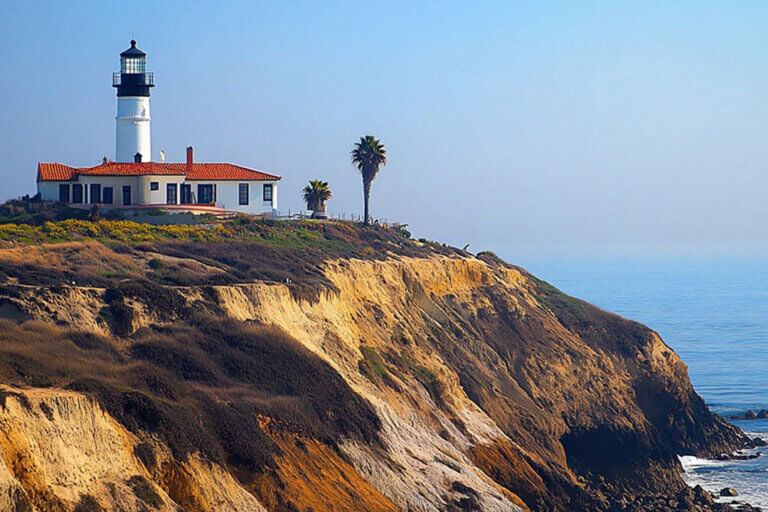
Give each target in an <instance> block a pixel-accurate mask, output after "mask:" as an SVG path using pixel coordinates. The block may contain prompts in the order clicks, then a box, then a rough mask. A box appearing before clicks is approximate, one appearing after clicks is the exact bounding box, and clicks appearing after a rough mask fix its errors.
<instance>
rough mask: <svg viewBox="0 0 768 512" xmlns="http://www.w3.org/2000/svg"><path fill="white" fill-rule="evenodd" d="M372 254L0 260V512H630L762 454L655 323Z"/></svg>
mask: <svg viewBox="0 0 768 512" xmlns="http://www.w3.org/2000/svg"><path fill="white" fill-rule="evenodd" d="M366 243H370V244H371V246H372V247H376V251H377V256H376V257H370V258H365V257H362V258H361V257H330V256H329V257H323V258H316V257H315V256H311V255H307V254H302V253H300V252H297V251H294V250H291V249H288V248H286V249H275V248H266V247H263V246H261V245H259V244H250V243H245V242H209V243H198V244H195V243H170V242H163V243H155V244H144V245H142V246H139V247H135V246H127V245H122V244H117V245H112V246H107V245H103V244H101V243H98V242H94V241H91V242H75V243H66V244H51V245H34V246H33V245H24V246H22V247H18V246H17V247H10V248H5V249H0V269H2V272H3V276H2V278H3V281H4V283H3V284H2V286H0V316H2V317H3V318H2V319H0V379H1V381H0V382H1V383H2V384H3V385H4V388H3V391H2V393H0V396H2V397H3V399H4V405H3V407H2V409H0V450H1V452H0V455H2V458H3V461H4V463H5V464H4V465H0V504H2V505H3V509H9V510H14V508H12V507H16V509H17V510H40V511H42V510H66V511H69V510H73V509H76V507H81V508H80V509H79V510H89V509H88V508H84V507H87V506H91V507H101V508H102V509H104V510H145V509H149V510H152V509H157V510H181V509H183V510H185V511H188V512H189V511H197V510H199V511H204V510H205V511H208V510H211V511H212V510H217V511H219V510H280V511H282V510H286V511H293V510H302V511H304V510H313V511H315V512H319V511H321V510H337V511H338V510H350V511H352V510H414V511H416V510H419V511H421V510H424V511H432V510H487V511H495V510H498V511H502V510H510V511H512V510H534V511H578V510H598V511H599V510H606V511H607V510H632V508H631V507H632V506H633V502H637V497H638V496H640V495H643V494H654V495H658V494H667V495H670V496H671V495H674V494H676V493H678V492H679V491H680V490H681V489H682V488H683V483H682V481H681V479H680V478H679V475H678V473H679V467H678V463H677V459H676V455H677V454H687V453H690V454H698V455H714V454H719V453H723V452H730V451H732V450H734V449H736V448H739V447H741V446H744V445H745V444H747V443H748V442H749V440H748V439H747V438H746V437H745V436H744V435H743V434H742V433H741V432H740V431H738V430H737V429H735V428H734V427H732V426H730V425H729V424H727V423H725V422H724V421H722V420H721V419H720V418H718V417H717V416H715V415H713V414H711V413H710V412H709V411H708V410H707V408H706V406H705V405H704V403H703V401H702V400H701V399H700V398H699V397H698V396H697V395H696V394H695V392H694V390H693V389H692V387H691V385H690V382H689V380H688V377H687V372H686V367H685V365H684V364H683V363H682V362H681V361H680V359H679V358H678V356H677V355H676V354H675V353H674V352H673V351H672V350H671V349H669V348H668V347H667V346H666V345H665V344H664V342H663V341H662V340H661V339H660V338H659V337H658V335H656V333H654V332H653V331H651V330H650V329H648V328H646V327H644V326H642V325H640V324H637V323H635V322H632V321H629V320H626V319H623V318H620V317H618V316H616V315H613V314H610V313H607V312H604V311H601V310H599V309H598V308H595V307H594V306H591V305H589V304H586V303H584V302H582V301H579V300H577V299H574V298H571V297H568V296H565V295H563V294H562V293H560V292H559V291H557V290H556V289H554V288H553V287H551V286H550V285H548V284H547V283H544V282H542V281H540V280H538V279H536V278H535V277H534V276H532V275H530V274H529V273H527V272H525V271H524V270H522V269H519V268H516V267H512V266H510V265H507V264H506V263H504V262H501V261H500V260H498V259H497V258H495V257H493V256H492V255H484V256H481V257H480V258H477V257H474V256H471V255H469V254H466V253H462V252H461V251H457V250H441V249H440V248H439V247H438V246H435V247H426V248H425V249H424V250H418V251H407V250H402V248H400V249H399V248H398V247H395V246H392V247H388V245H387V244H391V241H388V240H380V239H378V238H375V237H374V238H373V239H371V238H369V239H368V240H367V241H366ZM377 243H378V244H379V246H377ZM408 243H409V244H411V243H413V244H418V243H417V242H408ZM206 244H215V247H213V248H212V247H211V246H209V245H206ZM310 256H311V257H310ZM157 261H161V262H162V263H160V264H159V263H157ZM222 275H228V276H230V277H231V276H232V275H237V276H238V278H237V279H235V280H234V281H235V282H232V281H233V279H231V278H230V279H227V280H223V281H224V282H225V283H226V284H216V283H220V282H222V279H220V277H221V276H222ZM9 507H11V508H9ZM25 507H26V508H25ZM94 510H98V509H97V508H94Z"/></svg>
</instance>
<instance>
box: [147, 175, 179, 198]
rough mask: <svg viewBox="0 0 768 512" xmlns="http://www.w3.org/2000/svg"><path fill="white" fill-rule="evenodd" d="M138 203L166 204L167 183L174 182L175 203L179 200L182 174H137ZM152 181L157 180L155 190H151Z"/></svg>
mask: <svg viewBox="0 0 768 512" xmlns="http://www.w3.org/2000/svg"><path fill="white" fill-rule="evenodd" d="M138 181H139V195H138V197H139V201H140V203H139V204H158V205H160V204H166V203H167V199H168V196H167V192H168V184H169V183H175V184H176V203H177V204H178V203H179V202H180V201H181V184H182V183H184V175H178V176H139V179H138ZM152 182H157V190H152V186H151V184H152Z"/></svg>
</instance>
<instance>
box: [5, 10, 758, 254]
mask: <svg viewBox="0 0 768 512" xmlns="http://www.w3.org/2000/svg"><path fill="white" fill-rule="evenodd" d="M414 4H415V5H414ZM543 4H544V3H543V2H470V1H467V2H397V1H395V2H381V3H373V2H370V3H368V2H322V3H321V2H317V3H303V2H209V3H206V2H195V3H192V2H189V3H188V2H143V1H133V2H116V3H109V2H34V1H30V2H9V3H7V4H6V5H4V15H3V17H2V18H0V43H2V47H3V51H4V52H3V53H4V55H3V58H2V59H0V97H2V98H3V99H4V105H3V108H2V110H0V154H2V160H1V161H0V178H2V183H3V184H4V186H3V187H2V188H1V189H0V199H7V198H10V197H15V196H18V195H21V194H24V193H30V192H34V187H35V183H34V179H35V166H36V163H37V162H38V161H60V162H64V163H68V164H71V165H93V164H95V163H97V162H98V161H99V160H100V158H101V156H103V155H107V156H110V157H112V156H113V153H114V115H115V93H114V90H113V89H112V87H111V82H110V80H111V73H112V71H115V70H116V69H117V65H118V53H119V52H120V51H122V50H124V49H125V48H127V47H128V41H129V40H130V39H131V38H136V39H137V40H138V42H139V47H140V48H142V49H144V50H145V51H146V52H148V54H149V57H148V69H149V70H151V71H153V72H154V73H155V81H156V83H157V87H156V88H155V89H154V91H153V95H152V139H153V152H154V153H155V154H154V155H153V158H157V153H158V152H159V151H160V149H164V150H165V151H166V154H167V156H168V159H169V160H171V161H180V160H182V159H183V152H184V147H185V146H187V145H193V146H194V147H195V155H196V159H198V160H201V161H227V162H234V163H239V164H242V165H246V166H251V167H255V168H259V169H263V170H265V171H270V172H275V173H278V174H281V175H283V176H284V180H283V182H282V184H281V186H280V207H281V209H287V208H293V209H296V208H299V207H300V189H301V187H302V186H303V184H304V183H305V182H306V181H307V180H308V179H310V178H322V179H325V180H327V181H329V182H330V184H331V187H332V189H333V191H334V199H333V200H332V201H331V203H330V208H331V210H333V211H336V212H342V211H343V212H360V210H361V207H362V206H361V202H362V201H361V186H360V180H359V176H358V175H357V174H356V171H355V170H354V169H353V168H352V167H351V165H350V163H349V157H348V153H349V150H350V149H351V147H352V144H353V143H354V142H355V140H356V139H357V138H358V137H359V136H361V135H365V134H368V133H371V134H374V135H376V136H378V137H379V138H380V139H381V140H382V142H383V143H384V144H385V145H386V146H387V148H388V150H389V159H390V163H389V165H387V166H386V167H385V168H384V169H383V170H382V172H381V174H380V176H379V178H377V180H376V181H375V182H374V185H373V202H372V212H373V213H374V215H376V216H378V217H387V218H390V219H399V220H401V221H402V222H407V223H409V225H410V226H411V228H412V230H413V231H414V233H415V234H416V235H417V236H427V237H429V238H433V239H438V240H441V241H446V242H449V243H453V244H456V245H460V246H463V245H464V244H466V243H470V244H471V246H470V249H472V250H480V249H488V248H490V249H497V250H498V251H499V252H500V253H502V254H504V255H505V256H507V257H508V258H510V259H513V260H514V259H515V258H516V257H517V256H520V257H523V255H544V254H550V255H551V254H558V255H563V254H573V255H589V254H608V253H617V254H633V255H638V254H646V253H647V254H655V253H662V254H666V253H680V252H684V253H696V254H710V253H718V254H720V253H729V252H738V253H745V254H756V253H762V252H766V249H767V248H768V223H766V222H765V219H766V217H767V215H766V214H768V201H766V200H765V198H766V192H768V172H766V169H767V167H768V160H767V159H766V156H768V146H767V145H766V140H768V130H767V129H766V121H767V120H768V101H767V100H766V94H768V73H767V72H766V65H765V64H766V59H765V54H766V51H767V49H768V40H767V39H768V32H766V31H765V30H764V27H765V24H766V17H767V15H768V7H766V6H765V4H762V3H759V2H728V3H722V2H706V1H696V2H630V1H623V2H547V3H546V5H543Z"/></svg>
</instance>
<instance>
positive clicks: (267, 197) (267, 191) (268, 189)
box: [264, 185, 272, 203]
mask: <svg viewBox="0 0 768 512" xmlns="http://www.w3.org/2000/svg"><path fill="white" fill-rule="evenodd" d="M264 201H269V202H270V203H271V202H272V185H264Z"/></svg>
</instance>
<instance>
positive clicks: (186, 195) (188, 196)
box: [181, 185, 192, 204]
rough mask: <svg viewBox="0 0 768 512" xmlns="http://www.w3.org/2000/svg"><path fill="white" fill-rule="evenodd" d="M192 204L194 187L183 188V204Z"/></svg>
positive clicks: (184, 186)
mask: <svg viewBox="0 0 768 512" xmlns="http://www.w3.org/2000/svg"><path fill="white" fill-rule="evenodd" d="M191 202H192V185H182V186H181V204H189V203H191Z"/></svg>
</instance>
